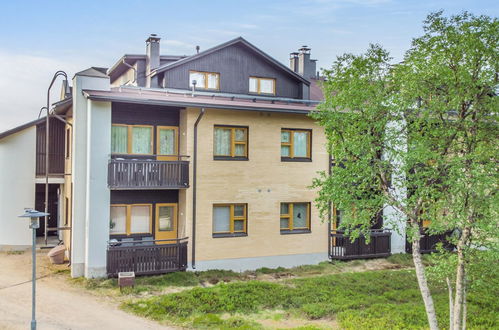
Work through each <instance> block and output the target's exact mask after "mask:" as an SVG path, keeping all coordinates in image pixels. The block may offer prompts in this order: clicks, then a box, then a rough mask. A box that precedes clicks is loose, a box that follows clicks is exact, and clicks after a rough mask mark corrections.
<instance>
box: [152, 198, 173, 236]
mask: <svg viewBox="0 0 499 330" xmlns="http://www.w3.org/2000/svg"><path fill="white" fill-rule="evenodd" d="M177 222H178V221H177V204H176V203H161V204H156V226H155V235H154V239H156V240H166V239H176V238H177V232H178V226H177V224H178V223H177ZM169 243H175V242H174V241H165V242H157V244H169Z"/></svg>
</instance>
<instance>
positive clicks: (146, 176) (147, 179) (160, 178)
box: [107, 159, 189, 190]
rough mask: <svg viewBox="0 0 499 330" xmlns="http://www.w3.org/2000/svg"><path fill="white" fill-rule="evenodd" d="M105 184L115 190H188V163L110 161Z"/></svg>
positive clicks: (143, 160)
mask: <svg viewBox="0 0 499 330" xmlns="http://www.w3.org/2000/svg"><path fill="white" fill-rule="evenodd" d="M107 182H108V185H109V188H110V189H115V190H119V189H121V190H126V189H183V188H189V162H188V161H184V160H176V161H158V160H152V159H111V160H110V161H109V168H108V179H107Z"/></svg>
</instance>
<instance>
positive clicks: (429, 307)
mask: <svg viewBox="0 0 499 330" xmlns="http://www.w3.org/2000/svg"><path fill="white" fill-rule="evenodd" d="M411 222H413V221H411ZM412 227H413V229H414V230H415V231H417V234H415V235H414V237H413V238H412V259H413V261H414V268H415V269H416V277H417V279H418V284H419V291H420V292H421V297H422V298H423V302H424V307H425V310H426V316H427V317H428V324H429V326H430V329H431V330H437V329H438V321H437V313H436V312H435V305H434V304H433V298H432V296H431V292H430V288H429V287H428V282H427V280H426V275H425V270H424V265H423V261H422V259H421V249H420V246H419V238H420V234H419V225H418V224H417V223H412Z"/></svg>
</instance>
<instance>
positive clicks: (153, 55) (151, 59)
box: [146, 34, 161, 88]
mask: <svg viewBox="0 0 499 330" xmlns="http://www.w3.org/2000/svg"><path fill="white" fill-rule="evenodd" d="M160 40H161V38H159V37H158V36H157V35H156V34H151V35H150V36H149V38H147V40H146V87H153V88H155V87H159V81H158V76H154V77H152V78H151V71H153V70H154V69H156V68H157V67H159V41H160Z"/></svg>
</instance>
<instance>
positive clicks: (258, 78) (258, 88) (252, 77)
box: [248, 76, 277, 95]
mask: <svg viewBox="0 0 499 330" xmlns="http://www.w3.org/2000/svg"><path fill="white" fill-rule="evenodd" d="M251 79H256V81H257V83H256V90H257V91H256V92H252V91H250V87H249V86H250V84H249V82H250V81H251ZM262 79H264V80H272V81H273V82H274V84H273V85H272V93H265V92H262V90H261V87H260V85H261V80H262ZM276 84H277V80H276V78H270V77H257V76H250V77H249V79H248V92H249V93H250V94H258V95H275V90H276Z"/></svg>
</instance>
